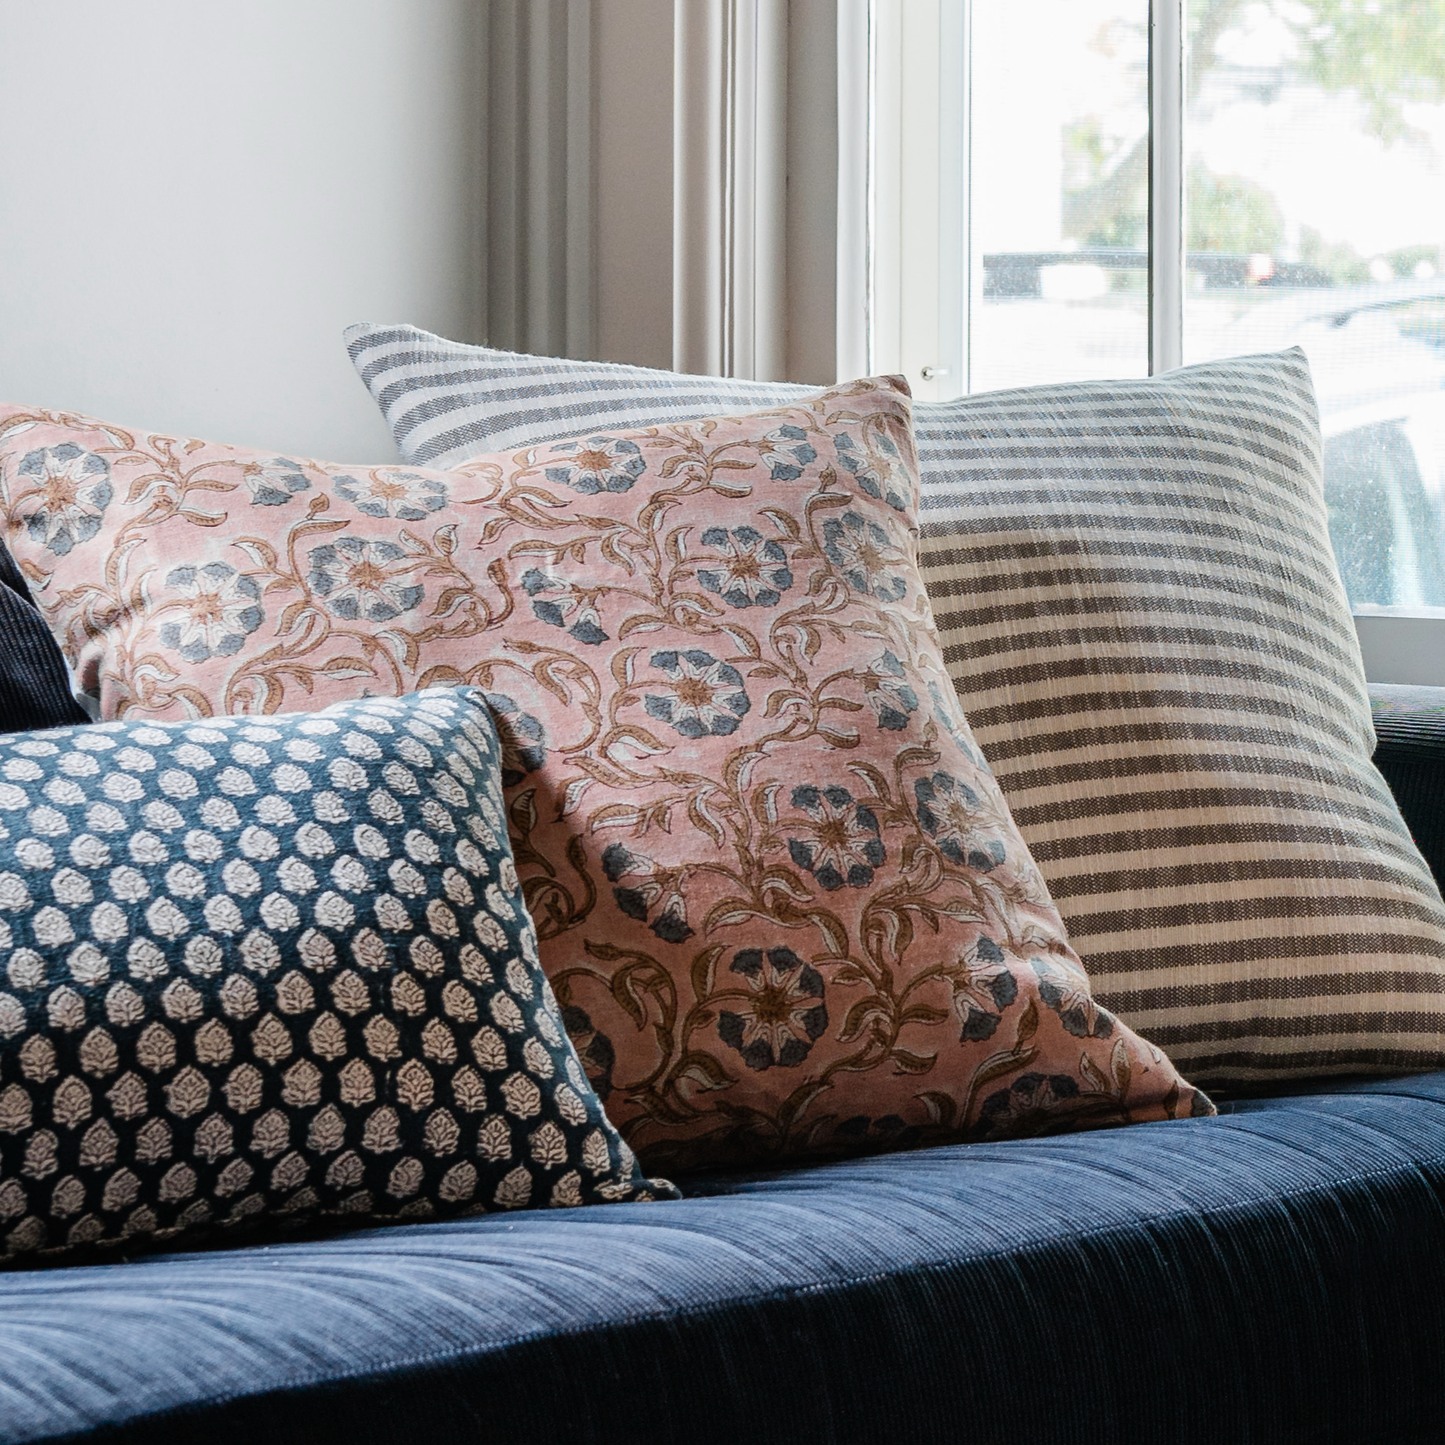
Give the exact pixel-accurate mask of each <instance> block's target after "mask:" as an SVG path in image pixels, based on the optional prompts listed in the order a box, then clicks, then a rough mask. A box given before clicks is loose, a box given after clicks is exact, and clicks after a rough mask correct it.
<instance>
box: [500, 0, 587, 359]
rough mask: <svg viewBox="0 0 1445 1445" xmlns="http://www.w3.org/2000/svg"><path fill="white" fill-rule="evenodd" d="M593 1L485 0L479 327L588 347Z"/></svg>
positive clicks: (581, 351) (553, 350) (510, 342)
mask: <svg viewBox="0 0 1445 1445" xmlns="http://www.w3.org/2000/svg"><path fill="white" fill-rule="evenodd" d="M593 10H594V6H593V0H488V3H487V6H486V23H487V29H488V36H487V39H488V77H487V79H488V87H487V89H488V103H487V146H486V149H487V159H488V166H487V182H486V199H487V225H486V235H487V243H486V256H485V262H484V264H485V270H486V283H487V284H486V295H487V316H486V333H487V339H488V341H489V342H490V343H491V344H492V345H494V346H504V347H510V348H513V349H516V350H519V351H535V352H541V353H543V354H546V355H561V356H577V357H589V356H591V355H592V354H593V351H594V349H595V345H596V306H595V289H596V287H595V274H594V273H595V263H596V251H597V247H596V237H595V233H594V223H595V215H596V207H595V204H594V191H595V170H594V165H593V145H594V142H593V136H594V130H595V122H594V114H593V111H594V106H593V85H592V76H593V64H592V27H593Z"/></svg>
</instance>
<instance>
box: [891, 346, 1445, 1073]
mask: <svg viewBox="0 0 1445 1445" xmlns="http://www.w3.org/2000/svg"><path fill="white" fill-rule="evenodd" d="M918 427H919V443H920V451H921V453H922V455H923V457H924V458H925V460H926V462H927V464H928V466H929V473H930V474H929V476H928V477H927V485H926V488H925V494H924V513H923V517H924V543H923V569H924V576H925V579H926V582H927V585H928V590H929V595H930V597H931V598H932V601H933V606H934V609H935V612H936V615H937V620H938V625H939V631H940V634H941V636H942V638H943V642H944V656H945V659H946V661H947V663H948V667H949V670H950V673H951V674H952V677H953V680H954V683H955V685H956V687H957V689H958V693H959V696H960V698H961V700H962V702H963V705H964V707H965V708H966V710H967V713H968V719H969V722H970V723H971V724H972V726H973V730H974V733H975V735H976V736H977V738H978V740H979V742H980V744H981V745H982V747H983V749H984V751H985V752H986V753H987V755H988V758H989V760H990V762H991V763H992V765H993V767H994V769H995V771H996V773H997V775H998V778H999V781H1000V783H1001V784H1002V785H1003V789H1004V792H1005V794H1006V795H1007V797H1008V800H1009V804H1010V806H1011V807H1012V809H1013V814H1014V818H1015V820H1016V821H1017V822H1018V825H1019V827H1020V829H1021V830H1022V832H1023V834H1024V836H1025V838H1026V839H1027V841H1028V844H1029V847H1030V848H1031V849H1032V851H1033V855H1034V857H1035V859H1036V860H1037V861H1038V864H1039V866H1040V868H1041V869H1042V871H1043V873H1044V875H1045V877H1046V878H1047V880H1048V883H1049V887H1050V889H1051V890H1052V892H1053V895H1054V899H1055V901H1056V902H1057V903H1058V906H1059V909H1060V911H1061V912H1062V914H1063V916H1064V918H1065V920H1066V922H1067V923H1068V926H1069V932H1070V937H1071V939H1072V941H1073V943H1074V946H1075V947H1076V948H1077V950H1078V952H1079V954H1080V955H1081V956H1082V958H1083V960H1084V962H1085V964H1086V966H1087V967H1088V970H1089V974H1090V977H1091V978H1092V979H1093V981H1094V985H1095V991H1096V993H1097V994H1098V996H1099V998H1100V1000H1101V1002H1103V1003H1104V1004H1105V1005H1106V1006H1108V1007H1109V1008H1111V1009H1114V1010H1117V1011H1118V1012H1119V1013H1120V1014H1122V1015H1123V1016H1124V1017H1125V1018H1126V1019H1127V1020H1128V1021H1129V1023H1130V1024H1132V1025H1133V1026H1134V1027H1135V1028H1137V1029H1139V1030H1141V1031H1142V1032H1143V1033H1145V1034H1146V1035H1147V1036H1148V1037H1149V1038H1151V1039H1154V1040H1155V1041H1156V1042H1158V1043H1159V1044H1160V1045H1161V1046H1162V1047H1164V1048H1166V1049H1168V1050H1169V1053H1170V1054H1171V1056H1172V1057H1173V1058H1174V1059H1175V1060H1176V1062H1177V1063H1178V1064H1179V1067H1180V1068H1181V1069H1183V1070H1184V1071H1185V1072H1186V1073H1187V1074H1189V1076H1190V1077H1191V1078H1193V1079H1196V1080H1198V1081H1199V1082H1200V1083H1201V1084H1203V1085H1205V1086H1206V1087H1216V1088H1217V1087H1220V1086H1225V1087H1228V1086H1236V1087H1238V1086H1243V1085H1247V1084H1251V1083H1259V1082H1263V1081H1270V1080H1285V1079H1289V1078H1294V1077H1302V1076H1308V1075H1320V1074H1350V1073H1383V1072H1408V1071H1412V1070H1420V1069H1428V1068H1439V1067H1441V1065H1442V1064H1445V907H1442V903H1441V898H1440V892H1439V890H1438V888H1437V887H1436V885H1435V882H1434V880H1433V879H1432V877H1431V875H1430V872H1429V870H1428V868H1427V867H1426V865H1425V863H1424V862H1423V860H1422V859H1421V857H1420V854H1419V852H1418V850H1417V849H1416V847H1415V845H1414V843H1413V842H1412V841H1411V838H1410V835H1409V833H1408V831H1407V830H1406V828H1405V825H1404V823H1403V822H1402V821H1401V818H1400V814H1399V810H1398V809H1397V808H1396V806H1395V803H1394V801H1393V799H1392V798H1391V795H1390V792H1389V789H1388V788H1387V787H1386V785H1385V782H1384V780H1383V779H1382V778H1381V776H1380V774H1379V773H1378V771H1377V770H1376V769H1375V767H1374V766H1373V764H1372V763H1371V762H1370V755H1371V753H1372V751H1373V749H1374V732H1373V729H1372V726H1371V722H1370V707H1369V700H1368V697H1367V694H1366V688H1365V677H1364V670H1363V667H1362V665H1361V662H1360V656H1359V650H1358V646H1357V644H1356V640H1355V633H1354V628H1353V626H1352V624H1351V620H1350V611H1349V606H1348V604H1347V602H1346V600H1345V596H1344V592H1343V590H1342V588H1341V585H1340V581H1339V575H1338V571H1337V569H1336V567H1335V562H1334V558H1333V555H1332V553H1331V550H1330V542H1329V533H1328V530H1327V526H1326V519H1325V508H1324V501H1323V491H1322V486H1321V475H1320V432H1319V422H1318V418H1317V413H1316V410H1315V402H1314V394H1313V390H1312V387H1311V383H1310V376H1309V368H1308V365H1307V363H1306V361H1305V358H1304V356H1303V354H1302V353H1301V352H1300V351H1299V350H1297V349H1296V350H1292V351H1286V352H1283V353H1280V354H1277V355H1265V356H1249V357H1241V358H1238V359H1235V360H1231V361H1221V362H1210V363H1208V364H1206V365H1202V366H1193V367H1187V368H1185V369H1183V370H1180V371H1175V372H1170V373H1168V374H1166V375H1163V376H1159V377H1155V378H1153V379H1152V380H1149V381H1114V382H1085V383H1072V384H1069V385H1067V386H1040V387H1029V388H1027V389H1023V390H1017V391H1009V392H994V393H991V394H988V395H980V396H977V397H971V398H965V399H963V400H961V401H958V402H956V403H953V404H951V405H949V406H945V407H932V408H928V409H920V413H919V417H918Z"/></svg>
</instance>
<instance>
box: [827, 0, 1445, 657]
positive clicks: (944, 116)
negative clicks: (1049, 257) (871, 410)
mask: <svg viewBox="0 0 1445 1445" xmlns="http://www.w3.org/2000/svg"><path fill="white" fill-rule="evenodd" d="M986 3H1001V0H986ZM1186 5H1187V0H1149V127H1150V146H1149V275H1148V291H1149V373H1150V375H1156V374H1157V373H1159V372H1162V371H1170V370H1172V369H1173V368H1175V367H1177V366H1180V365H1182V364H1183V359H1184V297H1185V229H1184V205H1185V197H1184V178H1185V167H1184V109H1185V97H1186V93H1187V92H1186V88H1185V64H1186V53H1187V47H1186V44H1185V37H1186V21H1187V10H1186ZM972 8H973V0H839V26H840V28H839V43H838V55H839V133H838V160H839V182H840V185H839V208H838V234H839V257H838V296H839V309H838V361H839V366H838V371H839V375H840V376H846V375H859V374H865V373H871V374H877V373H879V372H884V371H901V372H903V373H904V374H905V375H906V376H907V377H908V380H909V383H910V385H911V386H912V387H913V390H914V394H915V395H916V396H917V397H919V399H921V400H927V401H933V400H946V399H948V398H950V397H953V396H959V395H963V394H965V393H967V392H969V391H970V390H971V389H972V388H971V385H970V377H969V375H968V356H969V336H968V330H969V308H970V305H971V303H972V298H973V297H974V296H976V295H977V294H978V292H979V289H980V288H979V285H978V277H977V276H976V275H975V272H976V270H977V269H979V268H981V265H982V258H981V257H980V256H977V255H972V254H970V248H971V242H970V237H969V232H970V227H969V224H968V209H969V200H968V160H967V157H968V148H969V134H970V133H969V127H970V115H969V96H968V94H967V77H968V74H969V70H968V64H967V58H968V50H969V41H970V28H971V27H970V21H971V15H972ZM850 55H852V56H854V57H855V59H854V62H853V64H852V67H851V69H850V67H849V62H848V57H849V56H850ZM862 57H866V64H864V63H861V59H862ZM959 75H962V76H963V77H964V78H965V83H964V85H963V86H962V87H960V86H958V85H957V84H953V83H951V81H952V80H953V79H954V78H955V77H957V76H959ZM950 111H951V113H949V112H950ZM850 117H851V121H850ZM953 138H957V139H956V140H954V142H953V144H951V145H950V141H951V140H953ZM904 218H906V224H905V222H904ZM960 250H962V252H963V255H964V257H965V265H964V267H959V266H958V264H957V260H956V258H957V256H958V255H959V252H960ZM965 275H966V276H968V277H969V278H970V284H969V285H968V286H966V287H965V286H961V285H959V284H958V278H960V277H962V276H965ZM950 282H952V285H951V286H950ZM1432 612H1433V615H1431V613H1432ZM1355 627H1356V632H1357V635H1358V636H1359V639H1360V647H1361V652H1362V654H1363V657H1364V662H1365V672H1366V676H1367V677H1368V678H1369V680H1370V681H1371V682H1392V683H1412V684H1429V685H1445V609H1429V610H1424V609H1422V610H1412V609H1407V608H1390V609H1379V608H1372V609H1370V611H1369V612H1367V613H1361V614H1357V615H1356V617H1355Z"/></svg>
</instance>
